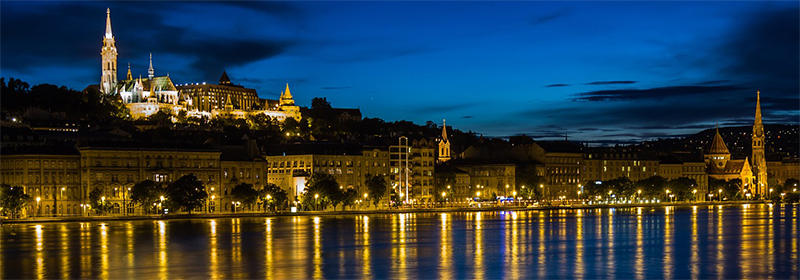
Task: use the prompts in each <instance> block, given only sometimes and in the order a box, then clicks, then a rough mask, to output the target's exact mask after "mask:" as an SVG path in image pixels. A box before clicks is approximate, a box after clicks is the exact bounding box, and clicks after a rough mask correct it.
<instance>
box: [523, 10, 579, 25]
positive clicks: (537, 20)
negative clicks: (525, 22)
mask: <svg viewBox="0 0 800 280" xmlns="http://www.w3.org/2000/svg"><path fill="white" fill-rule="evenodd" d="M572 10H574V8H573V7H564V8H561V9H558V10H555V11H553V12H551V13H549V14H546V15H542V16H537V17H534V18H533V19H531V22H530V23H531V25H534V26H535V25H540V24H543V23H546V22H549V21H552V20H555V19H558V18H562V17H565V16H568V15H569V14H571V13H572Z"/></svg>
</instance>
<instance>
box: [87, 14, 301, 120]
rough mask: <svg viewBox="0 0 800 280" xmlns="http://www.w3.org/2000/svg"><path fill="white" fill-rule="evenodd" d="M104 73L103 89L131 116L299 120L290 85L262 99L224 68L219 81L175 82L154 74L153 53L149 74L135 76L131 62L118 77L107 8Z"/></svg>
mask: <svg viewBox="0 0 800 280" xmlns="http://www.w3.org/2000/svg"><path fill="white" fill-rule="evenodd" d="M100 55H101V57H102V75H101V78H100V86H99V89H100V92H102V93H104V94H108V95H118V96H119V97H120V99H121V100H122V102H123V103H124V104H125V106H126V107H128V109H129V110H130V112H131V117H133V118H142V117H147V116H150V115H152V114H155V113H156V112H158V111H160V110H167V111H170V112H172V113H173V114H175V115H177V114H178V113H179V112H180V111H186V113H187V115H188V116H194V117H207V118H211V117H216V116H226V117H234V118H245V117H246V116H247V115H251V114H265V115H267V116H269V117H271V118H274V119H277V120H278V121H283V120H285V119H286V118H294V119H295V120H298V121H299V120H300V118H301V114H300V108H299V107H298V106H296V105H295V104H294V100H293V98H292V95H291V93H290V92H289V85H288V84H287V85H286V90H285V91H283V92H281V97H280V100H269V99H261V98H259V97H258V94H257V93H256V90H255V89H248V88H245V87H243V86H240V85H234V84H233V83H232V82H231V80H230V78H229V77H228V74H227V73H225V71H223V73H222V77H221V78H220V81H219V84H217V85H214V84H206V83H190V84H182V85H177V86H176V85H175V83H173V82H172V79H171V78H170V77H169V75H167V76H160V77H156V76H155V70H154V69H153V54H150V67H149V68H148V69H147V77H146V78H144V77H141V76H139V77H133V75H132V74H131V67H130V64H128V73H127V75H126V77H125V79H124V80H118V79H117V55H118V53H117V47H116V41H115V38H114V35H113V33H112V31H111V9H107V10H106V32H105V35H104V36H103V48H102V50H101V52H100Z"/></svg>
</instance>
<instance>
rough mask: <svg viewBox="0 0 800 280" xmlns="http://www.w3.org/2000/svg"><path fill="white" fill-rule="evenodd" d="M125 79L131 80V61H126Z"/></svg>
mask: <svg viewBox="0 0 800 280" xmlns="http://www.w3.org/2000/svg"><path fill="white" fill-rule="evenodd" d="M125 79H126V80H133V76H132V75H131V63H130V62H128V75H127V76H126V77H125Z"/></svg>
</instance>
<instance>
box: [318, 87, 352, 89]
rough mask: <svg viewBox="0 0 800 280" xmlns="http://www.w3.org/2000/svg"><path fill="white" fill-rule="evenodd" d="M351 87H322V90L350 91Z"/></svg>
mask: <svg viewBox="0 0 800 280" xmlns="http://www.w3.org/2000/svg"><path fill="white" fill-rule="evenodd" d="M349 88H350V87H321V88H320V89H349Z"/></svg>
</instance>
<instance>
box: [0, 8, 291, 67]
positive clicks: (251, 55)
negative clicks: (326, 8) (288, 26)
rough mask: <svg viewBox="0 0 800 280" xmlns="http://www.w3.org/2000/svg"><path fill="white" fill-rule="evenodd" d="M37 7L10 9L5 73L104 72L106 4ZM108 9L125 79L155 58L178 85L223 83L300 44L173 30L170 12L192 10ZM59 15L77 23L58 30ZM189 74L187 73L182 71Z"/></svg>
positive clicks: (62, 21)
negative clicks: (226, 75) (224, 77)
mask: <svg viewBox="0 0 800 280" xmlns="http://www.w3.org/2000/svg"><path fill="white" fill-rule="evenodd" d="M230 3H233V4H232V5H236V6H240V7H245V8H248V7H249V8H251V9H260V11H262V12H265V13H266V12H269V13H270V14H271V15H273V16H274V15H279V14H282V13H287V12H291V13H293V14H297V13H298V12H297V11H294V10H293V9H292V8H289V7H287V6H286V5H284V4H279V3H252V4H242V3H238V2H230ZM230 3H228V2H206V3H199V4H198V3H193V4H191V5H206V6H208V7H207V8H210V9H213V8H219V6H228V5H229V4H230ZM37 5H39V4H38V3H34V4H29V3H10V4H8V5H7V3H3V9H2V17H3V25H2V27H1V28H2V34H3V40H2V49H3V52H2V57H1V58H2V61H3V68H7V69H13V70H16V71H21V72H25V71H27V70H28V69H30V68H31V67H41V66H42V65H48V66H50V67H59V66H62V67H70V68H84V69H92V68H93V67H92V66H94V65H95V64H98V65H99V60H100V56H99V55H98V53H99V51H100V47H101V45H102V35H103V32H104V31H105V18H106V14H105V6H103V4H102V3H96V2H55V3H47V4H41V6H37ZM107 5H108V6H110V8H111V22H112V28H113V31H114V37H115V39H116V44H117V49H118V50H119V56H118V63H119V66H120V67H119V69H120V73H121V74H122V73H124V72H123V71H125V67H126V64H127V63H129V62H130V63H131V67H132V68H133V72H134V73H136V72H138V73H143V71H145V70H144V69H146V67H147V66H148V65H147V64H148V55H149V53H151V52H152V53H153V59H154V67H155V68H156V72H157V73H156V74H158V75H165V74H166V73H167V72H168V71H170V70H173V73H172V74H176V73H175V72H178V73H179V74H183V75H180V76H181V78H178V79H185V80H188V81H198V80H216V79H217V78H219V75H220V74H221V73H222V70H223V69H226V68H233V67H236V66H242V65H245V64H248V63H251V62H255V61H259V60H263V59H268V58H271V57H275V56H278V55H280V54H282V53H285V52H286V51H287V50H288V49H290V48H291V47H293V46H296V45H298V44H299V42H297V41H292V40H279V39H271V38H266V36H261V37H258V36H252V37H244V36H236V34H228V33H222V34H196V33H193V31H192V30H191V28H190V27H186V26H175V25H174V24H170V23H167V22H166V21H167V16H168V15H167V14H165V13H164V12H163V11H169V10H176V9H182V8H183V7H185V6H187V5H190V3H183V2H139V3H138V4H137V5H124V8H119V9H117V8H116V7H120V6H123V5H122V4H121V3H114V2H112V3H107ZM54 14H58V15H71V16H64V17H59V18H58V24H53V22H54V20H53V18H52V17H53V15H54ZM85 15H89V16H85ZM54 42H58V43H54ZM167 57H169V58H170V60H177V61H181V62H182V63H185V65H177V66H178V67H180V69H171V68H170V67H169V66H167V65H166V64H167V62H164V61H165V60H167V59H165V58H167ZM159 62H162V63H161V64H159ZM170 66H172V65H170ZM187 66H188V69H183V68H186V67H187ZM94 68H96V67H94ZM176 70H177V71H176ZM134 75H136V74H134ZM173 77H175V75H173Z"/></svg>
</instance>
